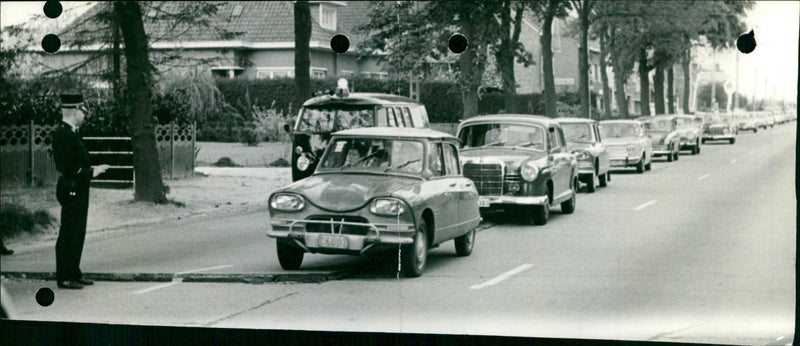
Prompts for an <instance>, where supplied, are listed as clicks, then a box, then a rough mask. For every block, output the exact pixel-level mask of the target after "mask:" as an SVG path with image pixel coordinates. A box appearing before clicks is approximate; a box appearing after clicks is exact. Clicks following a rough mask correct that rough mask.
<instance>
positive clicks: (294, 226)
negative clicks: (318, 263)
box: [267, 218, 416, 254]
mask: <svg viewBox="0 0 800 346" xmlns="http://www.w3.org/2000/svg"><path fill="white" fill-rule="evenodd" d="M308 224H321V225H326V226H327V225H330V230H331V232H330V233H327V232H325V233H318V232H307V231H306V225H308ZM270 225H271V226H272V228H271V229H269V230H267V236H269V237H271V238H276V239H284V240H288V241H291V242H293V243H294V244H296V245H297V246H298V247H300V248H302V249H303V250H305V251H306V252H312V253H315V252H323V253H324V252H338V253H359V254H363V253H365V252H367V251H369V250H373V249H378V248H380V247H381V245H397V244H412V243H413V242H414V233H415V231H416V228H415V227H414V225H413V224H409V223H400V222H398V223H360V222H345V221H327V220H295V219H279V218H275V219H272V220H271V221H270ZM344 226H357V227H368V228H369V232H367V234H366V235H357V234H342V233H341V231H342V228H343V227H344Z"/></svg>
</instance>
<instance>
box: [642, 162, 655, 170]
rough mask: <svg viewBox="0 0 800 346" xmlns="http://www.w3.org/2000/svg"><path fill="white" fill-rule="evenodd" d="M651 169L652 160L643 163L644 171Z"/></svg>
mask: <svg viewBox="0 0 800 346" xmlns="http://www.w3.org/2000/svg"><path fill="white" fill-rule="evenodd" d="M651 169H653V163H652V162H648V163H647V164H646V165H644V170H645V171H649V170H651Z"/></svg>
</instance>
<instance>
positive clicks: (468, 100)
mask: <svg viewBox="0 0 800 346" xmlns="http://www.w3.org/2000/svg"><path fill="white" fill-rule="evenodd" d="M459 15H460V22H461V23H460V24H461V29H462V32H463V35H464V36H466V37H468V38H473V39H472V40H471V41H470V43H469V47H468V48H467V50H466V51H464V52H463V53H461V56H460V57H459V61H458V63H459V67H460V69H461V78H460V79H461V80H460V84H461V85H462V87H461V90H462V95H463V102H464V104H463V109H462V116H463V119H468V118H471V117H474V116H476V115H478V88H479V87H480V86H481V81H482V80H483V67H484V64H485V60H486V55H485V52H482V51H481V49H486V48H487V46H486V45H482V44H480V43H479V42H478V40H477V39H474V38H475V35H474V33H475V32H477V28H475V23H474V21H473V20H472V18H471V15H472V13H470V9H469V8H464V10H463V11H461V13H460V14H459Z"/></svg>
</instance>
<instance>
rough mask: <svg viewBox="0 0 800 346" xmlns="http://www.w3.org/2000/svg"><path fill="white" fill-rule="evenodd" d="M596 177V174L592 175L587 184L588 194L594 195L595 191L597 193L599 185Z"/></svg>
mask: <svg viewBox="0 0 800 346" xmlns="http://www.w3.org/2000/svg"><path fill="white" fill-rule="evenodd" d="M596 177H597V176H596V175H595V174H594V173H592V177H591V178H589V180H588V181H587V182H586V191H587V192H589V193H594V192H595V191H597V184H596V183H595V181H596V180H597V178H596Z"/></svg>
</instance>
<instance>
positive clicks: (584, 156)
mask: <svg viewBox="0 0 800 346" xmlns="http://www.w3.org/2000/svg"><path fill="white" fill-rule="evenodd" d="M575 158H576V159H578V160H579V161H590V160H591V159H592V156H591V155H589V153H587V152H585V151H576V152H575Z"/></svg>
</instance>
